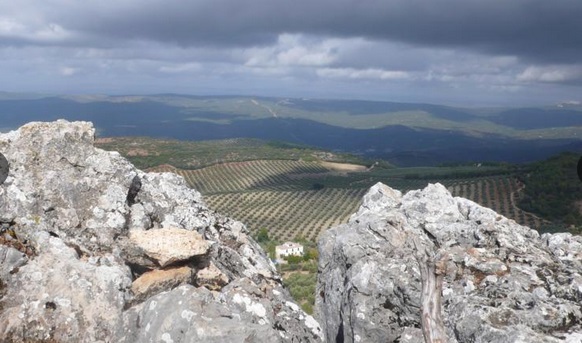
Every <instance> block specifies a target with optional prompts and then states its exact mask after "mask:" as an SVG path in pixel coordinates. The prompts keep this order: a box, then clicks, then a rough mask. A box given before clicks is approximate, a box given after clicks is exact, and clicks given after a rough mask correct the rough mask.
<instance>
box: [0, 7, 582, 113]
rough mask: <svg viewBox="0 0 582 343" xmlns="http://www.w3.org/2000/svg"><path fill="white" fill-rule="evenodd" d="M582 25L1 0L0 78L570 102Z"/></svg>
mask: <svg viewBox="0 0 582 343" xmlns="http://www.w3.org/2000/svg"><path fill="white" fill-rule="evenodd" d="M579 18H582V2H581V1H579V0H559V1H548V0H511V1H507V0H487V1H485V0H390V1H388V0H365V1H363V0H318V1H314V0H295V1H289V0H246V1H240V0H199V1H182V0H148V1H138V0H124V1H106V0H88V1H67V0H45V1H42V2H39V1H36V0H21V1H18V3H17V4H16V3H14V2H9V1H4V2H0V62H1V63H0V77H1V78H2V79H3V80H8V81H7V82H5V86H4V87H5V88H10V87H13V90H17V91H21V90H35V89H40V90H42V91H47V90H49V89H51V87H52V88H54V89H55V90H58V91H65V92H67V91H69V90H75V91H77V92H78V91H81V92H82V91H91V92H115V93H124V92H125V93H131V92H194V93H237V92H238V93H252V92H254V93H257V94H259V93H264V94H265V95H276V94H285V95H298V96H309V95H310V94H311V95H313V96H330V97H336V96H342V97H343V96H349V97H354V98H376V99H382V98H383V99H387V100H401V101H436V102H440V101H439V100H438V99H441V101H445V102H455V101H459V99H460V100H461V101H465V102H475V101H478V100H479V99H482V102H493V103H505V102H511V101H525V100H527V99H534V100H535V101H555V100H569V99H574V98H575V97H576V96H577V94H580V92H579V91H580V89H579V86H580V85H581V84H582V72H581V71H582V61H581V60H580V58H579V57H580V56H582V35H580V34H579V32H582V20H579ZM35 87H36V88H35ZM6 90H10V89H6ZM124 90H125V91H124ZM495 99H496V100H495ZM574 100H579V99H574Z"/></svg>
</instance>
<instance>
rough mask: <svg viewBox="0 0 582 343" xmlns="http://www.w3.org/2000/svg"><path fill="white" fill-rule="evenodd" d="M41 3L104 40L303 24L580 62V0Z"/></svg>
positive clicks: (175, 38)
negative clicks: (104, 38)
mask: <svg viewBox="0 0 582 343" xmlns="http://www.w3.org/2000/svg"><path fill="white" fill-rule="evenodd" d="M45 6H47V9H42V13H41V14H40V15H41V16H43V17H44V18H43V19H44V21H45V22H44V24H46V25H48V24H53V25H55V24H56V25H59V26H58V27H62V28H63V29H64V30H67V31H69V32H72V33H80V34H88V35H90V37H93V38H95V37H106V38H107V39H108V40H111V39H113V40H120V39H137V40H153V41H159V42H164V43H173V44H177V45H179V46H198V45H203V46H229V47H230V46H239V47H240V46H261V45H269V44H273V43H274V42H276V40H277V37H278V36H279V35H280V34H282V33H300V34H310V35H323V36H330V37H363V38H367V39H370V40H390V41H400V42H404V43H408V44H414V45H421V46H431V47H447V48H454V47H456V48H458V47H461V48H465V49H471V50H475V51H479V52H482V53H488V54H505V55H515V56H519V57H521V58H524V59H526V60H531V61H535V62H543V63H545V62H552V63H570V62H577V61H578V60H579V56H581V54H582V35H580V34H579V33H580V32H582V20H580V18H582V2H580V1H579V0H560V1H547V0H512V1H507V0H488V1H481V0H392V1H379V0H369V1H355V0H319V1H313V0H295V1H284V0H248V1H240V0H203V1H187V2H186V1H180V0H156V1H123V2H104V1H88V2H85V1H83V2H62V3H61V2H60V1H52V2H50V3H48V4H47V5H45ZM49 8H50V9H49ZM39 12H40V11H39Z"/></svg>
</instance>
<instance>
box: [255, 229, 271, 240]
mask: <svg viewBox="0 0 582 343" xmlns="http://www.w3.org/2000/svg"><path fill="white" fill-rule="evenodd" d="M269 240H270V238H269V230H267V229H265V228H262V229H260V230H259V232H258V233H257V242H259V243H267V242H268V241H269Z"/></svg>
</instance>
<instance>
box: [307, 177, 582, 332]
mask: <svg viewBox="0 0 582 343" xmlns="http://www.w3.org/2000/svg"><path fill="white" fill-rule="evenodd" d="M437 247H440V250H441V251H444V252H445V259H444V263H446V268H445V275H444V282H443V290H442V301H443V306H442V314H443V317H444V324H445V331H446V334H447V336H448V342H476V343H479V342H499V343H501V342H504V343H505V342H571V343H573V342H582V326H581V325H582V324H581V323H582V312H581V303H582V263H581V258H582V237H579V236H572V235H570V234H566V233H560V234H554V235H550V234H544V235H542V236H541V237H540V235H539V234H538V233H537V232H536V231H534V230H530V229H529V228H527V227H524V226H520V225H518V224H516V223H515V222H514V221H512V220H509V219H507V218H505V217H503V216H500V215H498V214H497V213H495V212H494V211H492V210H490V209H487V208H484V207H481V206H479V205H477V204H475V203H474V202H471V201H469V200H466V199H463V198H454V197H452V196H451V194H450V193H449V192H448V191H447V190H446V189H445V188H444V187H443V186H441V185H439V184H436V185H429V186H428V187H426V188H425V189H423V190H419V191H411V192H408V193H407V194H406V195H402V194H401V193H400V192H398V191H396V190H393V189H391V188H389V187H388V186H386V185H383V184H377V185H375V186H374V187H372V189H370V191H369V192H368V193H367V194H366V196H365V197H364V200H363V203H362V205H361V207H360V209H359V210H358V212H357V213H356V214H354V215H353V216H352V217H351V218H350V220H349V222H348V223H347V224H345V225H340V226H338V227H336V228H334V229H331V230H328V231H326V232H325V233H324V234H323V236H322V238H321V239H320V241H319V250H320V251H319V253H320V260H319V268H320V270H319V276H318V285H317V294H316V297H317V298H316V311H317V312H318V313H319V318H320V323H321V324H322V327H323V329H324V332H325V336H326V338H327V341H329V342H401V343H402V342H422V341H423V336H422V332H421V329H420V326H421V324H420V323H421V321H420V306H421V289H422V285H421V283H422V282H421V276H420V272H419V261H422V258H419V248H422V249H420V250H424V249H426V250H428V251H429V252H432V253H434V252H435V251H436V250H437ZM420 263H423V262H420Z"/></svg>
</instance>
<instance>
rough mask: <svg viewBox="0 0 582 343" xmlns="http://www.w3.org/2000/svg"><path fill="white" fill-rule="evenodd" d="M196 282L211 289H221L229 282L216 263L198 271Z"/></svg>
mask: <svg viewBox="0 0 582 343" xmlns="http://www.w3.org/2000/svg"><path fill="white" fill-rule="evenodd" d="M195 281H196V284H197V285H198V286H204V287H206V288H208V289H210V290H219V289H221V288H222V287H223V286H224V285H226V284H227V283H228V277H227V276H226V275H224V273H222V272H221V271H220V269H218V268H216V266H215V265H214V263H212V262H211V263H210V265H209V266H208V267H206V268H204V269H200V270H199V271H198V272H197V273H196V280H195Z"/></svg>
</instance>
